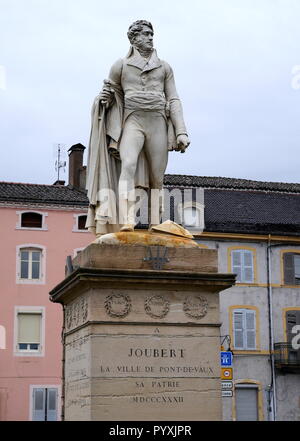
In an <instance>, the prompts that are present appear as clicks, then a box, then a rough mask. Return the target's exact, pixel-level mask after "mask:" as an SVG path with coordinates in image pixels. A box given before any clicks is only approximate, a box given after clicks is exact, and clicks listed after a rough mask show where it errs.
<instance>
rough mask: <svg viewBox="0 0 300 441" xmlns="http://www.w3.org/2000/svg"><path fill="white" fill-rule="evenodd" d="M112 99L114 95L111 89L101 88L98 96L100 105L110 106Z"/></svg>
mask: <svg viewBox="0 0 300 441" xmlns="http://www.w3.org/2000/svg"><path fill="white" fill-rule="evenodd" d="M113 97H114V94H113V92H112V90H111V89H109V88H108V87H105V86H104V87H103V89H102V90H101V92H100V94H99V100H100V101H101V103H102V104H108V105H110V104H111V103H112V101H113Z"/></svg>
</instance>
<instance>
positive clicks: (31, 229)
mask: <svg viewBox="0 0 300 441" xmlns="http://www.w3.org/2000/svg"><path fill="white" fill-rule="evenodd" d="M15 229H16V230H27V231H48V227H41V228H35V227H34V228H31V227H16V228H15Z"/></svg>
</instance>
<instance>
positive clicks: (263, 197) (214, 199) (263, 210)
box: [0, 175, 300, 235]
mask: <svg viewBox="0 0 300 441" xmlns="http://www.w3.org/2000/svg"><path fill="white" fill-rule="evenodd" d="M164 182H165V186H166V187H169V188H170V187H171V188H176V187H180V188H184V187H202V188H204V189H205V192H204V204H205V210H204V213H205V231H216V232H235V233H253V234H255V233H261V234H269V233H272V234H292V235H300V184H289V183H281V182H260V181H250V180H245V179H234V178H218V177H202V176H185V175H166V176H165V181H164ZM0 202H2V203H16V204H17V203H18V204H20V203H27V204H30V203H32V204H37V205H38V204H40V205H48V204H50V205H60V206H69V207H72V206H73V207H76V206H81V207H87V206H88V199H87V196H86V192H85V191H80V190H77V189H74V188H71V187H70V186H59V185H39V184H24V183H9V182H0Z"/></svg>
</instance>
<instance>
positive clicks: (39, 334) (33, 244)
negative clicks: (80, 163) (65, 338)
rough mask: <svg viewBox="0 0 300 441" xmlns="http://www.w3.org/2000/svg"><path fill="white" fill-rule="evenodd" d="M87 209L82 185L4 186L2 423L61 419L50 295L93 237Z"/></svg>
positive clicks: (57, 332)
mask: <svg viewBox="0 0 300 441" xmlns="http://www.w3.org/2000/svg"><path fill="white" fill-rule="evenodd" d="M80 150H81V151H80ZM82 153H83V148H82V146H81V149H80V147H79V149H77V151H76V152H75V153H74V151H71V154H70V159H71V160H72V155H73V156H75V159H76V160H78V157H77V158H76V155H77V156H78V155H79V156H80V155H81V156H82ZM73 159H74V158H73ZM77 171H78V167H77ZM75 180H76V179H75ZM69 181H70V179H69ZM71 181H72V179H71ZM75 183H76V182H75ZM78 185H79V184H78ZM86 209H87V200H86V195H85V192H84V191H82V190H80V188H79V187H77V188H75V187H74V186H70V185H69V186H63V185H61V183H57V185H35V184H15V183H0V213H1V214H0V219H1V248H2V264H1V306H0V348H1V349H0V420H6V421H7V420H8V421H16V420H59V419H60V418H61V375H62V372H61V366H62V363H61V359H62V349H61V345H60V344H59V342H60V341H61V331H62V309H61V307H60V305H56V304H53V303H51V302H50V300H49V291H50V290H51V289H52V288H53V287H54V286H55V285H56V284H57V283H59V282H60V281H61V280H62V279H63V278H64V275H65V265H66V257H67V256H71V257H74V256H75V255H76V253H77V252H78V251H80V249H82V248H84V247H85V246H87V245H88V244H89V243H90V242H91V241H92V240H93V238H94V236H93V235H91V234H90V233H89V232H87V231H86V230H85V228H84V226H85V225H84V224H85V223H84V220H85V216H86Z"/></svg>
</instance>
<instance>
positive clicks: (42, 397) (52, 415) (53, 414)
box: [32, 386, 58, 421]
mask: <svg viewBox="0 0 300 441" xmlns="http://www.w3.org/2000/svg"><path fill="white" fill-rule="evenodd" d="M57 408H58V388H57V387H34V386H33V387H32V421H57V419H58V418H57V417H58V412H57Z"/></svg>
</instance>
